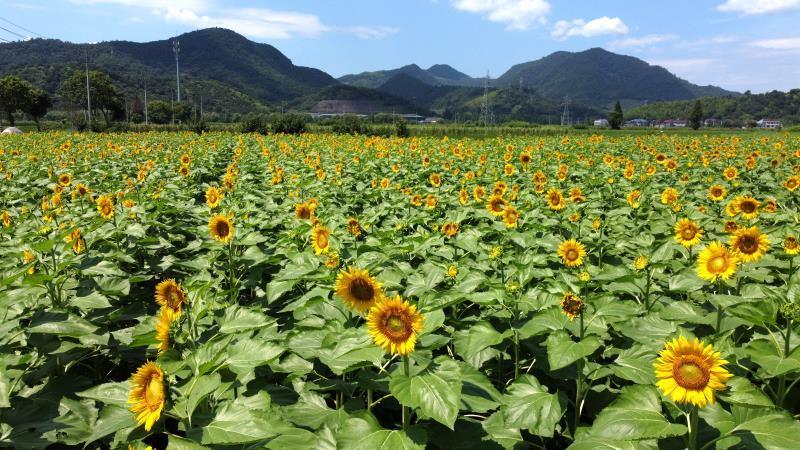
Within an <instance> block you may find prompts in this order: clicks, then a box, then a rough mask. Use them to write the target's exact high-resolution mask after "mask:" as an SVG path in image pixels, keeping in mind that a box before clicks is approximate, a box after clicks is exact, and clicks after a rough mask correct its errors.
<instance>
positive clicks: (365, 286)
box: [350, 278, 375, 302]
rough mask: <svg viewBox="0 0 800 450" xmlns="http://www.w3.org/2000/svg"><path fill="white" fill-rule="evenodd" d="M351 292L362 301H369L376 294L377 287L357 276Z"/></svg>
mask: <svg viewBox="0 0 800 450" xmlns="http://www.w3.org/2000/svg"><path fill="white" fill-rule="evenodd" d="M350 294H352V295H353V297H355V298H356V300H358V301H360V302H368V301H370V300H372V298H373V297H374V296H375V289H373V288H372V286H371V285H370V284H369V283H368V282H367V281H366V280H363V279H361V278H357V279H355V280H353V282H352V284H351V285H350Z"/></svg>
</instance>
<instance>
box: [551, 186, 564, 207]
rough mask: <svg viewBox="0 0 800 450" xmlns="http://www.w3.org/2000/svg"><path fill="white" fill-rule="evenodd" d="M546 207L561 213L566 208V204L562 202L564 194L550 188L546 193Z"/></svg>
mask: <svg viewBox="0 0 800 450" xmlns="http://www.w3.org/2000/svg"><path fill="white" fill-rule="evenodd" d="M547 207H548V208H550V209H552V210H553V211H561V210H562V209H564V208H566V207H567V202H566V200H564V194H562V193H561V190H559V189H556V188H550V190H549V191H547Z"/></svg>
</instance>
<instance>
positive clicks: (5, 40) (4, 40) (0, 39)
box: [0, 37, 11, 42]
mask: <svg viewBox="0 0 800 450" xmlns="http://www.w3.org/2000/svg"><path fill="white" fill-rule="evenodd" d="M0 41H3V42H11V41H9V40H8V39H3V38H1V37H0Z"/></svg>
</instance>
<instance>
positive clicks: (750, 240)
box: [740, 236, 758, 253]
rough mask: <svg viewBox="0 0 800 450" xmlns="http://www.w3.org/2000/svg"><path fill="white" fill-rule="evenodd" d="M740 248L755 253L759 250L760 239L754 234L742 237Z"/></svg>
mask: <svg viewBox="0 0 800 450" xmlns="http://www.w3.org/2000/svg"><path fill="white" fill-rule="evenodd" d="M740 249H741V250H742V251H743V252H745V253H755V252H756V250H758V241H757V240H756V239H755V238H754V237H752V236H745V237H744V238H743V239H742V243H741V245H740Z"/></svg>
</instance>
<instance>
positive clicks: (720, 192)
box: [708, 184, 727, 202]
mask: <svg viewBox="0 0 800 450" xmlns="http://www.w3.org/2000/svg"><path fill="white" fill-rule="evenodd" d="M725 194H727V191H726V190H725V186H722V185H720V184H715V185H713V186H711V187H710V188H708V198H709V199H710V200H713V201H715V202H721V201H722V200H725Z"/></svg>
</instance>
